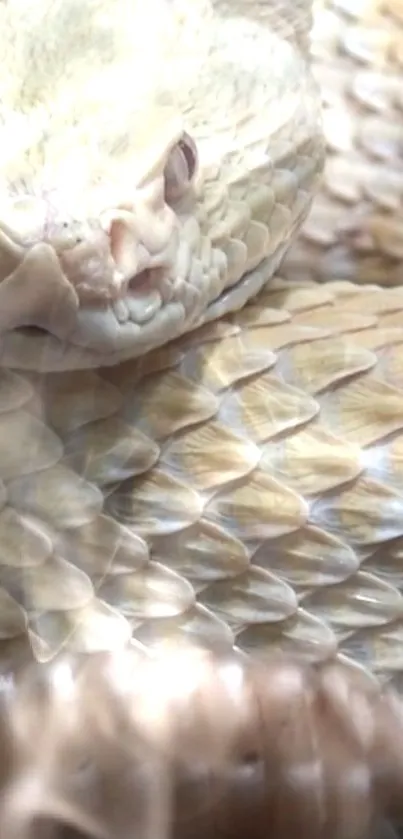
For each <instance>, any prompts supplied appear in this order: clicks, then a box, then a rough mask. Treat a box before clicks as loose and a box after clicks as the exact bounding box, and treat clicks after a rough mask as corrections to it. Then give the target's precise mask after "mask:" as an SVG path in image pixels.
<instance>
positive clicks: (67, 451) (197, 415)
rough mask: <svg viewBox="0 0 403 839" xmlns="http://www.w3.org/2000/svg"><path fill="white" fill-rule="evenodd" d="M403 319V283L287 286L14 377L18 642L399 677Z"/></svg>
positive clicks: (12, 481)
mask: <svg viewBox="0 0 403 839" xmlns="http://www.w3.org/2000/svg"><path fill="white" fill-rule="evenodd" d="M402 322H403V292H400V291H399V290H398V289H390V290H385V289H380V288H377V287H375V286H371V287H360V286H354V285H352V284H350V283H347V282H335V283H332V284H331V285H330V286H329V285H328V286H326V287H324V286H320V287H317V286H315V285H314V284H310V283H309V282H300V283H299V284H291V285H290V284H289V283H286V282H284V281H283V280H281V279H277V280H275V281H274V282H273V284H272V285H271V286H270V287H268V288H267V289H266V291H265V292H264V293H263V294H262V295H261V296H260V297H258V298H256V299H255V300H254V301H252V303H251V304H250V305H248V306H247V307H246V308H244V309H243V310H242V311H241V312H239V313H238V314H236V315H231V316H228V317H227V318H225V319H221V320H219V321H216V322H214V323H212V324H211V325H207V326H203V327H201V328H200V329H198V330H195V331H194V332H192V333H189V334H188V335H187V336H185V337H184V338H183V339H182V340H180V341H177V342H175V343H173V344H171V345H168V346H167V347H166V348H164V349H162V350H158V351H154V352H153V353H150V354H149V355H148V356H145V357H143V358H141V359H139V360H135V361H131V362H126V363H125V364H121V365H120V366H117V367H111V368H105V369H103V370H101V371H99V373H94V372H83V371H77V372H75V373H71V372H68V373H65V374H59V373H58V374H48V375H38V374H32V375H31V374H29V375H28V374H26V373H24V374H21V373H17V372H13V373H12V372H4V373H3V374H2V378H1V387H0V428H1V435H0V478H1V498H0V501H1V510H0V546H1V547H0V603H1V610H0V637H1V639H2V643H3V646H4V645H6V646H7V648H8V650H9V651H10V650H11V651H12V650H14V649H15V650H19V649H20V648H21V644H22V645H23V644H24V642H23V638H24V637H25V638H28V639H29V643H30V646H31V648H32V649H33V651H34V654H35V655H36V656H37V657H38V658H39V659H40V660H46V659H49V658H51V657H52V656H54V655H55V654H56V653H57V651H58V650H60V649H61V648H63V647H66V646H67V647H69V648H71V649H73V650H75V651H91V650H99V649H115V648H119V647H122V646H125V645H127V644H132V645H133V644H135V645H145V646H148V647H155V646H156V645H157V646H160V645H164V644H171V643H173V642H174V641H175V642H183V643H186V642H189V641H193V642H194V641H196V642H197V643H201V644H203V645H205V646H208V647H210V648H213V649H220V650H225V649H229V648H231V647H232V646H235V647H237V648H238V649H239V650H241V651H242V652H244V653H246V654H250V653H254V654H260V653H264V652H266V651H268V650H269V649H283V650H286V651H289V652H292V653H295V654H297V655H298V656H300V657H302V658H304V659H306V660H309V661H321V660H324V659H326V658H329V657H332V656H335V655H339V656H340V655H341V656H343V657H344V658H346V657H347V658H348V659H351V660H353V661H355V662H356V663H358V664H359V665H361V666H364V667H367V668H370V669H372V670H374V671H375V672H377V673H378V674H380V675H381V676H382V677H383V678H387V679H393V680H395V681H396V682H398V681H399V678H400V675H399V674H400V672H401V670H402V666H403V662H402V655H401V650H400V646H401V644H400V639H401V637H403V575H402V572H401V568H400V565H401V554H402V551H403V548H402V544H403V466H402V464H403V367H402V363H401V358H402V357H403V325H402ZM5 648H6V647H5V646H4V649H5ZM10 654H12V653H11V652H10ZM13 654H14V653H13Z"/></svg>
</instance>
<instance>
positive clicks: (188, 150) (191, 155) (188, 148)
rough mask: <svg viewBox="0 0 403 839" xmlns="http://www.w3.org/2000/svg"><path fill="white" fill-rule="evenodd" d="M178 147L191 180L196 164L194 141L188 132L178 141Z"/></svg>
mask: <svg viewBox="0 0 403 839" xmlns="http://www.w3.org/2000/svg"><path fill="white" fill-rule="evenodd" d="M179 148H180V150H181V152H182V154H183V155H184V158H185V160H186V163H187V167H188V172H189V180H191V179H192V178H193V176H194V174H195V171H196V166H197V149H196V143H194V141H193V140H192V138H191V137H190V136H189V134H186V133H185V134H184V135H183V137H182V139H181V140H180V142H179Z"/></svg>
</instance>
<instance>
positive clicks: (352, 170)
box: [284, 0, 403, 286]
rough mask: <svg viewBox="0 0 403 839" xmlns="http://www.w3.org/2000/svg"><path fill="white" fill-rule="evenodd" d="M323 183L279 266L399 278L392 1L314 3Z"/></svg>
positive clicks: (401, 33) (402, 63)
mask: <svg viewBox="0 0 403 839" xmlns="http://www.w3.org/2000/svg"><path fill="white" fill-rule="evenodd" d="M312 54H313V62H314V68H315V76H316V78H317V81H318V83H319V86H320V88H321V91H322V100H323V108H324V131H325V137H326V144H327V155H328V156H327V162H326V168H325V176H324V179H323V186H322V189H321V192H320V194H319V195H318V197H317V199H316V201H315V202H314V206H313V209H312V212H311V214H310V216H309V218H308V220H307V222H306V224H305V227H304V229H303V233H302V236H301V237H300V238H299V240H298V241H297V242H296V243H295V245H294V246H293V247H292V248H291V251H290V253H289V256H288V257H287V260H286V265H285V266H284V272H285V273H287V275H289V276H291V277H297V278H298V277H301V274H302V273H303V275H304V276H305V277H307V278H314V279H316V280H319V281H326V280H328V279H332V278H336V279H339V280H342V279H344V280H351V281H354V282H359V283H379V284H380V285H387V286H396V285H400V284H401V283H402V282H403V268H402V265H403V205H402V200H403V154H402V148H403V146H402V140H403V95H402V84H401V77H402V69H403V12H402V4H401V2H400V0H389V1H388V2H385V3H381V2H379V1H378V0H375V1H374V0H359V1H358V2H355V0H316V2H315V4H314V27H313V32H312Z"/></svg>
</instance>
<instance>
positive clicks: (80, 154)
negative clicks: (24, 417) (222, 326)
mask: <svg viewBox="0 0 403 839" xmlns="http://www.w3.org/2000/svg"><path fill="white" fill-rule="evenodd" d="M286 6H287V4H286V3H275V4H272V5H271V6H270V5H269V6H267V4H262V3H260V2H258V1H257V0H256V2H250V0H247V2H246V0H239V2H238V3H235V4H231V5H230V7H228V4H225V3H219V2H216V0H215V2H213V0H195V2H194V3H192V6H191V8H190V7H189V4H186V3H183V2H182V0H172V2H169V3H168V2H167V0H152V2H150V3H147V6H146V7H145V6H144V3H143V2H141V0H136V1H135V2H128V0H113V2H106V0H85V2H83V3H77V2H75V0H68V1H67V2H64V0H63V2H62V0H52V2H51V0H41V2H39V3H38V2H37V0H35V1H34V0H6V2H5V3H3V4H1V6H0V31H1V33H2V34H1V36H0V37H1V41H2V43H1V47H2V55H4V61H3V74H2V80H1V82H0V101H1V105H0V143H1V147H2V159H1V163H0V312H1V314H0V348H1V352H2V358H3V361H4V363H5V364H7V365H9V366H16V367H28V368H40V369H59V368H62V369H66V368H75V367H88V366H97V365H99V364H103V365H105V364H113V363H116V362H117V361H119V360H121V359H123V358H130V357H134V356H138V355H141V354H143V353H145V352H146V351H147V350H149V349H151V348H153V347H156V346H159V345H162V344H164V343H166V342H167V341H168V340H170V339H172V338H175V337H177V336H178V335H180V334H182V333H184V332H186V331H188V330H189V329H192V328H194V326H196V325H199V324H201V323H203V322H204V321H205V320H209V319H212V318H215V317H217V316H219V315H220V314H223V313H225V312H226V311H231V310H233V309H236V308H239V306H241V305H243V303H244V302H245V301H246V300H247V299H248V298H249V297H250V296H252V295H253V294H255V293H256V292H257V291H259V289H260V288H261V287H262V285H263V284H264V283H265V282H266V281H267V279H268V278H269V276H270V275H271V274H272V273H273V270H274V269H275V267H276V266H277V264H278V262H279V259H280V258H281V256H282V253H283V252H284V249H285V247H286V244H287V242H288V240H289V238H290V236H291V235H292V233H293V231H294V230H295V229H296V227H298V226H299V224H300V223H301V221H302V218H303V217H304V216H305V215H306V212H307V209H308V207H309V203H310V198H311V192H312V190H313V188H314V185H315V183H316V179H317V175H318V172H319V171H320V169H321V165H322V141H321V134H320V128H319V125H318V114H317V100H316V98H315V95H314V90H313V87H312V83H311V79H310V76H309V73H308V72H307V69H306V56H305V54H304V51H303V49H302V48H301V44H300V42H301V37H300V33H301V29H302V30H303V27H302V24H301V21H302V22H305V24H306V23H307V22H308V23H309V15H308V14H307V10H306V3H305V2H304V3H302V4H301V3H300V4H297V7H296V10H295V14H294V13H293V12H292V8H291V6H290V9H291V11H290V10H289V15H288V18H287V15H285V14H284V13H283V14H282V13H281V12H282V10H283V12H284V7H286ZM293 18H295V21H294V22H295V26H294V25H293ZM305 28H306V25H305ZM178 44H179V47H178Z"/></svg>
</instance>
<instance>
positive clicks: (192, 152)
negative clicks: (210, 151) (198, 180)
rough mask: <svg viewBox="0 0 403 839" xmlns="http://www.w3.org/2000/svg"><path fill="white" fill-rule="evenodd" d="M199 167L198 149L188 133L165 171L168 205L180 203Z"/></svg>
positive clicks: (169, 159)
mask: <svg viewBox="0 0 403 839" xmlns="http://www.w3.org/2000/svg"><path fill="white" fill-rule="evenodd" d="M197 165H198V155H197V147H196V144H195V142H194V140H192V138H191V137H190V136H189V134H187V133H186V132H185V133H184V134H183V136H182V138H181V140H180V141H179V143H177V144H176V146H175V147H174V148H173V149H172V151H171V153H170V155H169V157H168V161H167V164H166V166H165V170H164V178H165V200H166V202H167V203H168V204H175V203H176V202H177V201H180V199H181V198H183V196H184V195H185V194H186V192H187V191H188V189H189V188H190V186H191V184H192V181H193V179H194V177H195V174H196V171H197Z"/></svg>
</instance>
